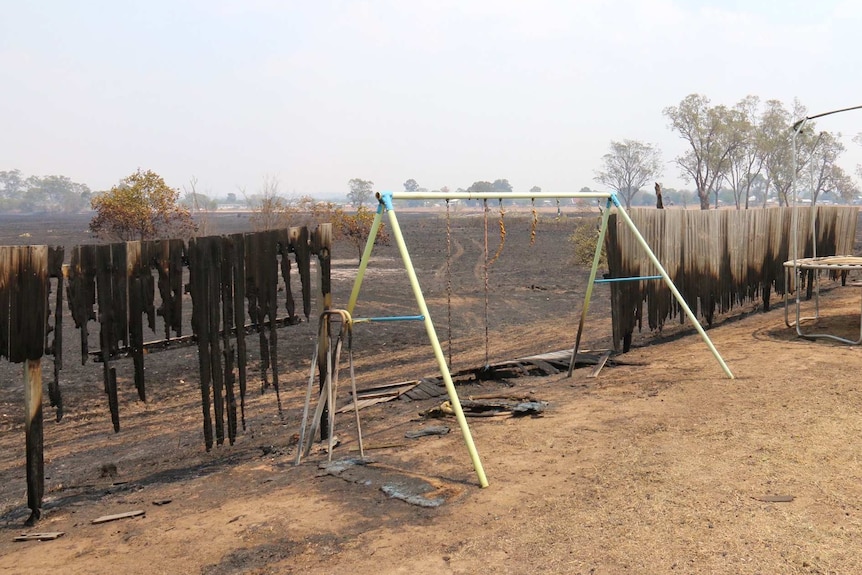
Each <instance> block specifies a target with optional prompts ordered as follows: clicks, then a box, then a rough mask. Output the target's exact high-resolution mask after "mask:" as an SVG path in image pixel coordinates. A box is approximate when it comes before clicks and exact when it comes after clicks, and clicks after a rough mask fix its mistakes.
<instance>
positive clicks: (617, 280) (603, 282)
mask: <svg viewBox="0 0 862 575" xmlns="http://www.w3.org/2000/svg"><path fill="white" fill-rule="evenodd" d="M660 279H662V276H634V277H630V278H604V279H600V280H595V281H594V282H593V283H597V284H607V283H611V282H636V281H638V280H660Z"/></svg>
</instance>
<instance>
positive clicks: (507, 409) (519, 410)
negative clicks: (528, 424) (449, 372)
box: [423, 396, 548, 417]
mask: <svg viewBox="0 0 862 575" xmlns="http://www.w3.org/2000/svg"><path fill="white" fill-rule="evenodd" d="M547 405H548V402H547V401H539V400H536V399H534V398H533V397H532V396H527V397H483V398H478V399H472V398H467V399H462V400H461V409H462V410H463V412H464V415H466V416H467V417H497V416H509V417H520V416H524V415H534V416H536V415H541V414H542V413H543V412H544V411H545V407H547ZM423 415H425V416H426V417H443V416H447V415H455V410H454V409H453V408H452V404H451V403H450V402H449V400H446V401H444V402H443V403H441V404H440V405H438V406H437V407H433V408H431V409H429V410H428V411H426V412H425V413H424V414H423Z"/></svg>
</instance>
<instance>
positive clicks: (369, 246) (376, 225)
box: [347, 202, 384, 317]
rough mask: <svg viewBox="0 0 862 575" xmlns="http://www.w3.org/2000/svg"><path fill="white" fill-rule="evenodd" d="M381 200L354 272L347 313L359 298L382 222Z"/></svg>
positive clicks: (350, 312)
mask: <svg viewBox="0 0 862 575" xmlns="http://www.w3.org/2000/svg"><path fill="white" fill-rule="evenodd" d="M383 207H384V206H383V202H380V203H379V204H378V205H377V213H375V214H374V220H373V221H372V222H371V229H370V230H369V231H368V239H367V240H365V249H364V250H363V251H362V259H361V260H360V261H359V270H358V271H357V272H356V279H355V280H354V282H353V289H352V290H351V292H350V299H349V300H348V302H347V313H349V314H350V315H351V317H352V316H353V308H354V307H356V300H358V299H359V289H360V288H361V287H362V279H363V278H364V277H365V269H366V268H367V267H368V261H369V260H370V259H371V251H372V250H373V249H374V240H376V239H377V231H378V230H379V229H380V224H381V223H382V222H383Z"/></svg>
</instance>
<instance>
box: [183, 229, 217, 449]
mask: <svg viewBox="0 0 862 575" xmlns="http://www.w3.org/2000/svg"><path fill="white" fill-rule="evenodd" d="M205 243H206V241H205V239H204V238H194V239H192V240H191V241H190V242H189V246H188V261H189V292H190V293H191V296H192V332H193V333H194V334H195V336H197V343H198V367H199V370H200V389H201V410H202V413H203V428H204V443H205V445H206V450H207V451H210V450H211V449H212V446H213V424H212V415H211V413H210V406H211V395H210V387H211V385H212V371H211V370H212V361H211V360H210V345H209V339H210V334H209V331H210V322H209V318H208V317H207V315H208V312H209V306H208V305H207V303H208V299H209V288H208V285H207V284H208V281H209V277H208V273H207V268H208V266H209V265H210V264H211V262H210V255H209V251H208V250H207V249H206V247H205V245H204V244H205Z"/></svg>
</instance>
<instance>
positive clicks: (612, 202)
mask: <svg viewBox="0 0 862 575" xmlns="http://www.w3.org/2000/svg"><path fill="white" fill-rule="evenodd" d="M506 198H507V199H529V200H531V202H532V205H533V207H532V224H531V229H530V243H531V244H532V243H533V241H534V240H535V229H536V224H537V221H538V216H537V213H536V209H535V200H536V199H556V200H557V202H559V199H560V198H571V199H572V200H575V199H588V200H589V199H598V200H602V199H604V200H605V201H606V209H604V210H603V211H602V219H601V227H600V229H599V236H598V238H597V240H596V250H595V255H594V257H593V263H592V267H591V268H590V275H589V280H588V283H587V288H586V293H585V296H584V305H583V308H582V310H581V317H580V322H579V324H578V330H577V335H576V337H575V345H574V349H573V350H572V356H571V360H570V363H569V370H568V376H569V377H571V375H572V372H573V370H574V367H575V360H576V358H577V355H578V350H579V348H580V344H581V335H582V333H583V329H584V324H585V322H586V316H587V311H588V310H589V305H590V298H591V297H592V291H593V285H594V284H596V283H603V282H606V281H609V280H602V279H596V274H597V272H598V267H599V260H600V258H601V251H602V244H603V243H604V238H605V233H606V231H607V227H608V218H609V216H610V212H611V208H616V209H617V213H618V214H619V217H620V219H621V220H622V221H623V223H624V224H625V225H626V226H628V228H629V229H630V230H631V232H632V233H633V235H634V237H635V238H636V239H637V242H638V244H639V245H640V246H641V247H642V248H643V250H644V252H645V254H646V256H647V257H648V258H649V260H650V261H651V262H652V264H653V265H654V266H655V267H656V269H657V270H658V271H659V275H655V276H644V277H631V278H614V279H613V280H612V281H641V280H658V279H661V280H663V281H664V282H665V284H666V285H667V286H668V288H669V289H670V291H671V293H672V294H673V296H674V297H675V298H676V300H677V302H678V303H679V305H680V308H681V309H682V310H683V311H684V312H685V314H686V316H687V317H688V319H689V320H690V321H691V323H692V325H694V327H695V328H696V329H697V331H698V333H699V334H700V336H701V338H702V339H703V341H704V343H705V344H706V346H707V347H708V348H709V350H710V352H711V353H712V354H713V356H714V357H715V359H716V361H717V362H718V364H719V365H720V366H721V368H722V370H723V371H724V373H725V374H726V375H727V377H728V378H730V379H733V374H732V373H731V371H730V369H729V368H728V367H727V364H725V362H724V360H723V359H722V357H721V355H720V354H719V353H718V350H716V348H715V346H714V345H713V343H712V341H711V340H710V339H709V336H708V335H707V334H706V332H705V331H704V329H703V326H701V324H700V322H699V321H698V320H697V318H696V317H695V315H694V313H693V312H692V311H691V308H690V307H689V306H688V304H687V303H686V301H685V299H684V298H683V297H682V295H681V294H680V292H679V290H678V289H677V288H676V286H675V285H674V283H673V280H671V278H670V276H669V275H668V274H667V272H666V271H665V269H664V267H663V266H662V265H661V263H660V262H659V261H658V258H657V257H656V256H655V254H654V253H653V251H652V249H651V248H650V247H649V245H648V244H647V242H646V240H644V238H643V236H642V235H641V234H640V232H639V231H638V229H637V226H635V224H634V222H633V221H632V220H631V218H630V217H629V215H628V214H627V213H626V211H625V209H624V208H623V206H622V205H621V204H620V202H619V200H618V198H617V196H616V193H614V192H587V193H584V192H570V193H553V192H541V193H536V194H529V193H517V192H512V193H507V194H506ZM408 199H409V200H445V201H446V216H447V217H446V238H447V248H446V249H447V262H446V265H447V293H448V294H449V297H450V298H451V276H450V272H449V259H450V256H451V245H450V233H451V229H450V224H449V203H450V201H451V200H482V202H483V207H484V217H485V248H484V249H485V266H484V281H485V363H486V367H487V366H488V268H489V266H490V265H491V264H492V263H493V262H494V261H495V260H496V259H497V257H499V255H500V253H501V251H502V248H503V244H504V242H505V235H506V230H505V224H504V220H503V217H504V215H505V211H504V210H503V198H501V197H500V195H499V194H496V193H488V192H477V193H473V192H445V193H444V192H430V193H423V192H383V193H378V194H377V200H378V206H377V212H376V214H375V217H374V221H373V222H372V225H371V229H370V231H369V233H368V240H367V242H366V244H365V249H364V251H363V253H362V259H361V260H360V262H359V269H358V271H357V274H356V279H355V280H354V283H353V289H352V290H351V293H350V299H349V300H348V303H347V308H346V309H344V310H326V311H324V312H323V314H321V324H320V332H319V335H318V347H316V348H315V355H314V359H313V360H312V366H311V373H310V375H309V382H308V391H307V393H306V402H305V408H304V410H303V420H302V429H301V432H300V443H299V446H298V449H297V458H296V463H297V464H298V463H299V462H300V459H301V457H302V455H303V453H304V454H306V455H307V454H308V452H309V450H310V448H311V442H312V438H313V436H314V433H315V432H316V430H317V422H318V421H319V420H320V419H321V416H322V415H323V414H324V413H325V412H326V407H327V406H330V407H331V406H334V398H335V393H336V389H337V382H338V364H339V361H340V356H341V350H342V347H343V341H344V337H345V336H346V337H347V340H348V360H349V368H350V376H351V385H352V393H353V399H354V402H353V403H354V410H355V411H356V423H357V433H358V434H359V445H360V453H361V454H362V437H361V435H362V434H361V429H360V427H359V413H358V409H359V408H358V405H357V396H356V383H355V379H354V377H353V359H352V351H351V347H350V342H351V338H352V326H353V325H354V324H356V323H365V322H383V321H422V322H423V323H424V325H425V331H426V333H427V335H428V340H429V343H430V344H431V348H432V350H433V353H434V356H435V359H436V361H437V365H438V367H439V368H440V373H441V376H442V379H443V383H444V385H445V387H446V393H447V394H448V397H449V403H450V405H451V407H452V411H453V412H454V414H455V418H456V420H457V422H458V425H459V427H460V429H461V433H462V435H463V438H464V443H465V444H466V446H467V451H468V453H469V455H470V459H471V461H472V463H473V468H474V470H475V472H476V476H477V478H478V481H479V485H480V486H481V487H487V486H488V479H487V477H486V476H485V471H484V469H483V467H482V462H481V460H480V459H479V454H478V452H477V450H476V446H475V444H474V442H473V436H472V434H471V433H470V428H469V426H468V424H467V419H466V417H465V416H464V411H463V409H462V407H461V402H460V400H459V398H458V393H457V391H456V389H455V384H454V382H453V380H452V375H451V372H450V366H451V364H452V358H451V344H450V346H449V361H448V362H447V360H446V357H445V355H444V353H443V348H442V347H441V345H440V340H439V338H438V337H437V331H436V329H435V327H434V323H433V322H432V320H431V315H430V314H429V312H428V305H427V304H426V302H425V297H424V296H423V294H422V288H421V286H420V285H419V280H418V279H417V277H416V270H415V269H414V267H413V263H412V261H411V258H410V252H409V250H408V248H407V244H406V243H405V242H404V236H403V234H402V232H401V227H400V225H399V223H398V217H397V214H396V211H395V208H394V205H393V201H394V200H408ZM494 199H496V200H498V201H499V205H500V219H499V222H500V244H499V246H498V248H497V251H496V253H495V255H494V256H493V257H492V258H490V259H489V257H488V212H489V209H488V200H494ZM558 205H559V204H558ZM384 213H386V214H387V215H388V217H389V226H390V228H391V230H392V237H393V238H394V240H395V243H396V245H397V246H398V251H399V253H400V255H401V259H402V261H403V263H404V268H405V271H406V272H407V278H408V280H409V282H410V287H411V289H412V292H413V295H414V297H415V299H416V304H417V306H418V312H419V313H418V314H417V315H413V316H389V317H373V318H352V314H353V310H354V308H355V307H356V302H357V301H358V299H359V292H360V289H361V287H362V281H363V278H364V276H365V270H366V269H367V267H368V263H369V261H370V260H371V253H372V251H373V249H374V240H375V238H376V237H377V232H378V230H379V229H380V226H381V224H382V222H383V214H384ZM448 308H449V310H450V311H449V314H450V317H449V318H448V319H449V320H450V321H449V322H448V324H449V326H450V327H449V340H450V342H451V305H449V306H448ZM332 318H335V319H339V320H340V321H341V331H340V332H339V335H338V337H337V341H336V345H335V359H334V360H333V359H332V354H331V351H329V350H330V349H331V346H330V343H331V342H330V335H329V329H328V328H329V321H330V320H331V319H332ZM319 346H326V350H327V353H326V359H325V361H324V362H320V361H317V360H318V358H319V357H320V356H318V352H319V350H320V347H319ZM315 362H317V364H318V367H319V369H321V384H320V388H321V391H320V398H319V400H318V404H317V409H316V412H315V415H314V418H313V419H312V429H311V431H310V433H309V434H308V435H306V425H307V419H308V413H309V404H310V400H311V393H312V387H313V383H314V370H315ZM329 411H330V412H331V413H330V416H329V418H328V428H329V431H330V434H329V444H328V453H329V457H330V459H331V457H332V448H333V439H332V431H333V430H334V417H335V410H334V409H330V410H329ZM324 419H326V418H324Z"/></svg>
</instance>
